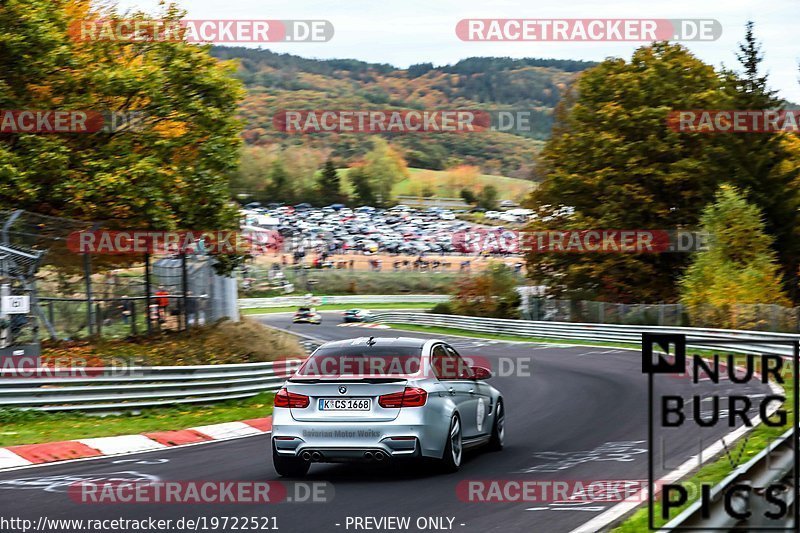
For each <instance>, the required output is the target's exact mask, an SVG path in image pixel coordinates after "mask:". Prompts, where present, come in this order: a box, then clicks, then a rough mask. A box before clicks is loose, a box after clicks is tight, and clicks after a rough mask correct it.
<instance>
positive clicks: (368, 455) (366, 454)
mask: <svg viewBox="0 0 800 533" xmlns="http://www.w3.org/2000/svg"><path fill="white" fill-rule="evenodd" d="M364 459H366V460H367V461H372V460H373V459H375V454H374V453H372V452H364Z"/></svg>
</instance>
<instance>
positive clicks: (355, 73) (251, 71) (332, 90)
mask: <svg viewBox="0 0 800 533" xmlns="http://www.w3.org/2000/svg"><path fill="white" fill-rule="evenodd" d="M212 53H213V54H214V55H215V56H216V57H218V58H220V59H232V60H236V61H237V62H238V65H239V67H238V71H237V76H238V77H239V78H241V79H242V80H243V82H244V84H245V86H246V88H247V91H248V93H247V97H246V99H245V101H244V103H243V105H242V107H241V115H242V117H243V118H244V120H245V122H246V127H245V133H244V138H245V141H246V142H247V143H248V144H250V145H257V146H265V147H271V146H276V145H278V146H280V147H283V148H287V147H297V146H303V147H304V148H308V149H309V150H314V151H316V152H318V153H324V154H326V156H327V155H331V156H332V157H334V158H336V159H340V160H343V161H346V162H353V161H355V160H357V159H358V158H360V157H361V156H363V154H364V153H365V152H367V151H368V150H369V149H370V141H369V139H370V136H369V135H360V134H333V133H318V134H306V135H300V134H285V133H282V132H280V131H278V130H277V129H276V128H275V127H274V126H273V123H272V119H273V117H274V116H275V115H276V114H277V113H278V112H279V111H282V110H290V109H342V110H347V109H350V110H352V109H380V110H387V109H480V110H498V109H506V110H526V111H530V112H531V113H532V120H531V123H532V131H530V132H526V133H524V134H512V133H505V132H488V133H471V134H446V133H445V134H441V133H440V134H404V135H399V134H384V135H385V137H386V138H387V139H388V140H389V142H390V143H391V144H392V145H393V146H395V147H397V148H398V149H400V150H402V152H403V157H404V158H405V159H406V161H407V162H408V164H409V165H410V166H412V167H418V168H424V169H430V170H444V169H447V168H452V167H455V166H458V165H474V166H478V167H480V169H481V171H482V172H484V173H487V174H496V175H504V176H512V177H516V178H527V177H529V176H530V174H531V170H532V159H533V158H534V157H535V155H536V153H537V152H538V151H539V149H540V148H541V145H542V142H543V140H544V139H546V138H547V137H548V136H549V133H550V129H551V127H552V115H553V109H554V107H555V105H556V104H557V103H558V101H559V100H560V98H561V97H562V95H563V94H564V93H565V91H567V89H568V88H569V86H570V84H571V83H572V82H573V81H574V79H575V77H576V76H577V75H578V74H579V73H580V72H581V71H582V70H584V69H586V68H589V67H591V66H593V63H591V62H584V61H569V60H554V59H535V58H526V59H510V58H469V59H465V60H463V61H459V62H458V63H456V64H454V65H446V66H443V67H433V65H431V64H420V65H412V66H411V67H409V68H408V69H398V68H396V67H394V66H392V65H387V64H376V63H365V62H362V61H355V60H347V59H343V60H315V59H306V58H301V57H298V56H293V55H289V54H276V53H274V52H270V51H269V50H258V49H251V48H232V47H214V48H213V49H212Z"/></svg>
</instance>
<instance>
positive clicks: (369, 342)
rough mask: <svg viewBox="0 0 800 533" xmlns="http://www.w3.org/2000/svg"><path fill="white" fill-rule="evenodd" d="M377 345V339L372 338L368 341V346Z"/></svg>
mask: <svg viewBox="0 0 800 533" xmlns="http://www.w3.org/2000/svg"><path fill="white" fill-rule="evenodd" d="M374 345H375V337H370V338H369V340H368V341H367V346H374Z"/></svg>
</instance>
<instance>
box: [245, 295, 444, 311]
mask: <svg viewBox="0 0 800 533" xmlns="http://www.w3.org/2000/svg"><path fill="white" fill-rule="evenodd" d="M313 299H316V301H318V302H319V303H310V301H309V300H310V299H309V298H307V297H305V296H276V297H274V298H240V299H239V309H258V308H262V307H294V306H302V305H322V306H324V305H325V304H376V303H430V304H437V303H440V302H446V301H448V300H449V299H450V296H448V295H446V294H389V295H385V296H384V295H379V294H353V295H343V296H315V297H313ZM321 310H322V311H324V310H325V309H324V307H323V308H322V309H321Z"/></svg>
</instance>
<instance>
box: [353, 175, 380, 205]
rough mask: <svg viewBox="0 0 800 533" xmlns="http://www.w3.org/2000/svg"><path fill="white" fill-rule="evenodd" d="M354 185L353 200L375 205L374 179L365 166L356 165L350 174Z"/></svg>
mask: <svg viewBox="0 0 800 533" xmlns="http://www.w3.org/2000/svg"><path fill="white" fill-rule="evenodd" d="M348 178H349V179H350V183H351V184H352V185H353V200H354V202H355V203H356V204H358V205H375V203H376V202H375V192H374V190H373V189H372V180H371V179H370V176H369V174H367V172H366V170H364V168H363V167H356V168H353V169H351V170H350V172H349V174H348Z"/></svg>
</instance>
